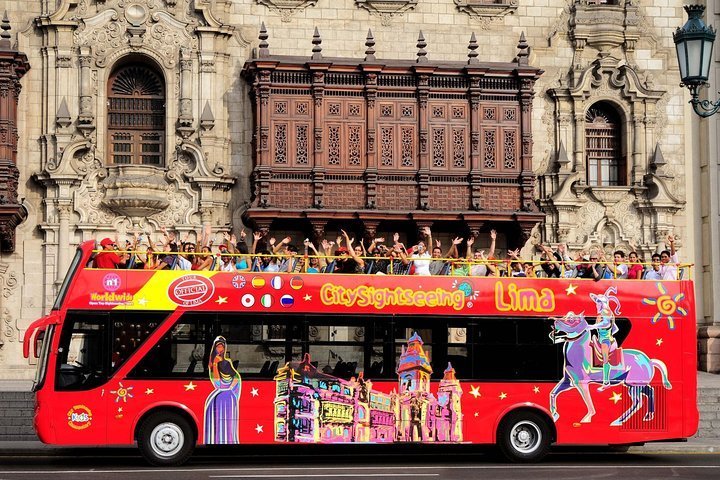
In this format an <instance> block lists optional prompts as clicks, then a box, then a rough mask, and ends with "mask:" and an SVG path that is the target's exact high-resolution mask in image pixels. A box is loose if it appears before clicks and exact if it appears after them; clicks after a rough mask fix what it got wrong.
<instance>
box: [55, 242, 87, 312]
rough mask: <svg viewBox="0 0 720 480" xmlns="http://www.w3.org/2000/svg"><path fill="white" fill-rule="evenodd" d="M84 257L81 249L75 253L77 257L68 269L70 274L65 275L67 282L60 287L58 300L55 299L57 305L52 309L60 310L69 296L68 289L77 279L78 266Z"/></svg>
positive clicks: (64, 281)
mask: <svg viewBox="0 0 720 480" xmlns="http://www.w3.org/2000/svg"><path fill="white" fill-rule="evenodd" d="M82 257H83V252H82V250H80V249H79V248H78V249H77V251H76V252H75V257H73V260H72V263H71V264H70V268H68V272H67V274H66V275H65V280H63V283H62V285H61V286H60V290H59V291H58V295H57V298H56V299H55V303H54V304H53V307H52V309H53V310H59V309H60V306H61V305H62V303H63V300H64V299H65V295H66V294H67V291H68V287H69V286H70V282H71V281H72V279H73V278H75V273H76V272H77V269H78V265H80V260H81V259H82Z"/></svg>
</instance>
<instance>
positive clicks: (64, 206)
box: [55, 199, 72, 285]
mask: <svg viewBox="0 0 720 480" xmlns="http://www.w3.org/2000/svg"><path fill="white" fill-rule="evenodd" d="M70 202H71V201H70V200H69V199H67V200H66V199H63V200H58V203H57V211H58V220H59V223H60V225H59V227H58V256H57V266H56V270H55V283H56V284H58V285H59V284H61V283H62V281H63V279H64V278H65V272H66V271H67V269H68V259H69V258H70V213H71V212H72V205H71V204H70Z"/></svg>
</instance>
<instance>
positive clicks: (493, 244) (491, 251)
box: [488, 230, 497, 258]
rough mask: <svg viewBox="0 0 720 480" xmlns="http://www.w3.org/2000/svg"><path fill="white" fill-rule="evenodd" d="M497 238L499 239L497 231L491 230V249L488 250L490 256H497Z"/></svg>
mask: <svg viewBox="0 0 720 480" xmlns="http://www.w3.org/2000/svg"><path fill="white" fill-rule="evenodd" d="M495 240H497V232H496V231H495V230H490V251H489V252H488V258H495Z"/></svg>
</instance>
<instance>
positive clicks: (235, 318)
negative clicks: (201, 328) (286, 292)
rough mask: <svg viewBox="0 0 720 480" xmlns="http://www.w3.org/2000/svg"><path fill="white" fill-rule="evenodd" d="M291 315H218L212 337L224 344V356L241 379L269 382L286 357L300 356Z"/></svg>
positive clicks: (297, 336)
mask: <svg viewBox="0 0 720 480" xmlns="http://www.w3.org/2000/svg"><path fill="white" fill-rule="evenodd" d="M296 317H297V316H292V315H273V314H269V315H259V314H254V313H247V314H242V313H233V314H220V315H219V316H218V325H217V331H216V335H222V336H223V337H225V340H226V341H227V356H228V357H229V358H230V359H231V360H232V363H233V366H234V367H235V370H237V371H238V373H240V375H242V376H243V378H265V379H272V378H274V377H275V375H276V374H277V371H278V368H280V367H282V366H284V365H285V363H286V362H287V361H288V349H289V351H290V352H295V351H296V350H297V352H296V354H294V353H290V358H292V359H299V358H300V355H301V346H300V330H299V328H298V326H297V325H296V323H297V322H294V321H293V319H295V318H296Z"/></svg>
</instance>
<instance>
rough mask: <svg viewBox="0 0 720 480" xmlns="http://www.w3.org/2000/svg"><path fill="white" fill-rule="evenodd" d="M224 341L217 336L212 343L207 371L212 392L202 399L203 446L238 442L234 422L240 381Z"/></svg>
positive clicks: (237, 409)
mask: <svg viewBox="0 0 720 480" xmlns="http://www.w3.org/2000/svg"><path fill="white" fill-rule="evenodd" d="M226 352H227V341H226V340H225V337H217V338H216V339H215V341H214V342H213V346H212V350H211V353H210V359H209V364H208V370H209V371H210V381H211V382H212V384H213V386H214V387H215V390H213V391H212V392H211V393H210V395H208V397H207V400H205V443H206V444H235V443H238V421H239V415H238V412H239V408H238V403H239V400H240V390H241V387H242V379H241V378H240V374H239V373H238V371H237V370H235V367H234V366H233V364H232V362H231V361H230V359H229V358H227V356H226Z"/></svg>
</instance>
